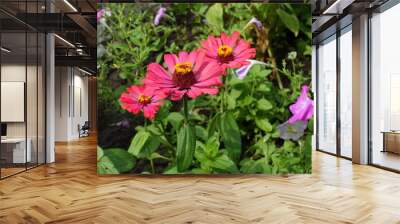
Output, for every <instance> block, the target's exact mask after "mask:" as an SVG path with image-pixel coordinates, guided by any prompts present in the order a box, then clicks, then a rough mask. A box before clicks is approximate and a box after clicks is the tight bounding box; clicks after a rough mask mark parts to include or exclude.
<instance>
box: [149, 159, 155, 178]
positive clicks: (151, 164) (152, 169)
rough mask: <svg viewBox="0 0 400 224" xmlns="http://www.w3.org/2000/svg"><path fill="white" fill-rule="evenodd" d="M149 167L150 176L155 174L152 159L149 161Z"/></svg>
mask: <svg viewBox="0 0 400 224" xmlns="http://www.w3.org/2000/svg"><path fill="white" fill-rule="evenodd" d="M150 166H151V173H152V174H155V173H156V172H155V171H154V163H153V159H150Z"/></svg>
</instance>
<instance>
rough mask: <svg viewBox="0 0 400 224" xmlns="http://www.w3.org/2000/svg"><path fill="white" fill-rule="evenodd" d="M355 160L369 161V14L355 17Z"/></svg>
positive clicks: (360, 162)
mask: <svg viewBox="0 0 400 224" xmlns="http://www.w3.org/2000/svg"><path fill="white" fill-rule="evenodd" d="M352 28H353V37H352V38H353V40H352V44H353V59H352V61H353V83H352V84H353V118H352V120H353V130H352V134H353V140H352V145H353V154H352V156H353V162H354V163H358V164H367V163H368V15H361V16H360V17H357V18H354V19H353V25H352Z"/></svg>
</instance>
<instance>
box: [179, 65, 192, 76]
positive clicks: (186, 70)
mask: <svg viewBox="0 0 400 224" xmlns="http://www.w3.org/2000/svg"><path fill="white" fill-rule="evenodd" d="M192 67H193V64H192V63H190V62H181V63H176V64H175V73H176V74H177V75H179V76H182V75H188V74H190V73H192Z"/></svg>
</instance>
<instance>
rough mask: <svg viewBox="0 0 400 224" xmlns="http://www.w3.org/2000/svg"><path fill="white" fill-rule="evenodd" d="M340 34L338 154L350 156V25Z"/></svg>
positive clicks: (351, 72)
mask: <svg viewBox="0 0 400 224" xmlns="http://www.w3.org/2000/svg"><path fill="white" fill-rule="evenodd" d="M341 33H342V34H341V36H340V155H341V156H344V157H348V158H351V157H352V148H351V146H352V144H351V143H352V138H351V137H352V125H351V124H352V96H353V94H352V74H353V71H352V66H351V65H352V49H351V48H352V33H351V26H348V27H347V28H345V29H344V30H342V32H341Z"/></svg>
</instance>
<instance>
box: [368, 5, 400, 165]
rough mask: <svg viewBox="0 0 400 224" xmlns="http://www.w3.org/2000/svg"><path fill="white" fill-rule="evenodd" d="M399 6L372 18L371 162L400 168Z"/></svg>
mask: <svg viewBox="0 0 400 224" xmlns="http://www.w3.org/2000/svg"><path fill="white" fill-rule="evenodd" d="M399 19H400V5H396V6H394V7H393V8H391V9H388V10H387V11H385V12H383V13H379V14H378V13H375V14H373V15H372V18H371V32H372V37H371V42H372V43H371V51H372V52H373V53H372V58H371V62H372V63H371V66H372V68H371V70H372V71H371V79H372V80H371V106H370V108H371V123H372V124H371V138H372V139H371V140H372V149H371V150H372V155H371V156H372V158H371V160H372V161H371V162H372V163H373V164H375V165H378V166H383V167H387V168H390V169H395V170H400V101H399V99H398V98H397V97H398V96H399V94H400V65H399V63H398V60H396V57H397V56H396V54H397V53H398V52H399V50H400V46H399V45H398V44H397V40H398V39H399V38H400V32H399V31H398V30H397V29H393V27H394V26H396V21H399Z"/></svg>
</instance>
